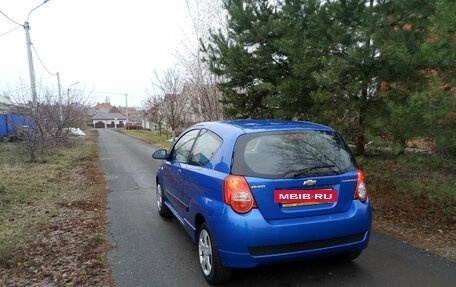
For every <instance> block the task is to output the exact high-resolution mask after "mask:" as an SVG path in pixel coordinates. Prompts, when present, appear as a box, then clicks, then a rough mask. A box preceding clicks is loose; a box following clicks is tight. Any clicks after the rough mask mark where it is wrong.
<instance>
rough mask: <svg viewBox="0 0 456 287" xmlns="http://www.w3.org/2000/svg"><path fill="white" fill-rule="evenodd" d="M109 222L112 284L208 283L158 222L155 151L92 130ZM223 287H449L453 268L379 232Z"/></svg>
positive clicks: (187, 247) (184, 239)
mask: <svg viewBox="0 0 456 287" xmlns="http://www.w3.org/2000/svg"><path fill="white" fill-rule="evenodd" d="M99 146H100V162H101V166H102V169H103V171H104V174H105V178H106V183H107V187H108V188H109V189H110V190H111V192H110V193H109V196H108V201H109V209H108V217H109V221H110V227H109V232H108V234H107V238H108V240H109V241H110V242H112V243H113V244H114V245H115V246H116V247H115V248H114V249H113V250H112V251H111V252H110V253H109V255H108V256H109V261H110V264H111V268H112V273H113V277H114V280H115V281H116V283H117V286H119V287H129V286H132V287H141V286H209V285H208V284H206V282H205V281H204V279H203V278H202V276H201V274H200V270H199V266H198V260H197V251H196V246H195V245H194V244H193V242H192V241H191V239H190V237H189V236H188V235H187V234H186V233H185V232H184V230H183V228H181V226H180V225H179V223H178V222H177V221H176V220H173V219H171V220H164V219H162V218H161V217H160V216H159V215H158V213H157V208H156V203H155V171H156V169H157V167H158V164H159V162H158V161H156V160H153V159H152V158H151V154H152V152H153V151H154V150H155V149H156V148H155V147H153V146H151V145H148V144H146V143H144V142H141V141H139V140H135V139H133V138H130V137H128V136H125V135H123V134H120V133H117V132H115V131H113V130H109V129H100V130H99ZM225 286H281V287H291V286H320V287H321V286H338V287H339V286H350V287H353V286H382V287H383V286H401V287H402V286H414V287H418V286H432V287H434V286H439V287H440V286H448V287H450V286H451V287H454V286H456V264H455V263H452V262H449V261H446V260H444V259H441V258H439V257H436V256H433V255H431V254H429V253H426V252H424V251H421V250H418V249H415V248H413V247H411V246H409V245H407V244H404V243H401V242H399V241H396V240H394V239H392V238H389V237H386V236H384V235H381V234H376V233H374V234H372V236H371V241H370V244H369V247H368V248H367V250H366V251H365V252H364V253H363V254H362V255H361V256H360V257H359V258H358V259H356V260H355V261H353V262H351V263H347V264H336V263H333V262H331V261H329V260H312V261H305V262H293V263H287V264H281V265H274V266H267V267H260V268H256V269H247V270H236V271H235V272H234V273H233V278H232V281H231V282H230V283H229V284H226V285H225Z"/></svg>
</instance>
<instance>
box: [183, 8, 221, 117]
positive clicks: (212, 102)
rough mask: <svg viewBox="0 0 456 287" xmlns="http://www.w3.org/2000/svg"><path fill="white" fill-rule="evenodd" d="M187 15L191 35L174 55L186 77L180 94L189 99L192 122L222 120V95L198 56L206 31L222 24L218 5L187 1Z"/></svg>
mask: <svg viewBox="0 0 456 287" xmlns="http://www.w3.org/2000/svg"><path fill="white" fill-rule="evenodd" d="M187 11H188V15H189V18H190V21H191V25H192V31H191V34H189V35H187V39H185V41H184V42H183V44H182V46H181V47H183V48H182V50H181V51H179V53H178V55H177V58H178V60H179V62H180V64H181V65H182V66H183V67H184V68H185V73H186V81H187V84H186V87H185V89H184V93H185V94H186V96H187V97H188V98H189V99H190V103H191V105H190V107H191V110H192V112H193V114H194V115H196V117H195V121H211V120H218V119H222V118H223V105H222V103H221V100H222V95H221V93H220V92H219V91H218V89H217V82H218V80H219V79H218V78H217V77H216V76H215V75H214V74H213V73H211V72H210V70H209V66H208V64H207V63H206V62H204V61H203V60H202V55H201V42H204V41H206V39H208V37H209V30H210V29H214V28H215V29H216V28H221V26H220V25H221V23H223V22H224V20H223V17H224V15H223V9H222V1H213V0H212V1H209V0H187Z"/></svg>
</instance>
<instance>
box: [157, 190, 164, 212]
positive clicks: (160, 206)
mask: <svg viewBox="0 0 456 287" xmlns="http://www.w3.org/2000/svg"><path fill="white" fill-rule="evenodd" d="M156 196H157V207H158V210H159V211H160V210H161V209H162V203H163V202H162V200H163V199H162V192H161V186H160V185H158V186H157V193H156Z"/></svg>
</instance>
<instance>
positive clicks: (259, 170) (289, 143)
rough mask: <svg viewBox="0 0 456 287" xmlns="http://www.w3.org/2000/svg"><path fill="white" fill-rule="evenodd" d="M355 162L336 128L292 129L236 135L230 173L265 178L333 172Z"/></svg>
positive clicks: (338, 171) (339, 172)
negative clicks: (334, 130)
mask: <svg viewBox="0 0 456 287" xmlns="http://www.w3.org/2000/svg"><path fill="white" fill-rule="evenodd" d="M355 168H356V163H355V161H354V159H353V156H352V155H351V153H350V150H349V148H348V147H347V145H346V143H345V142H344V140H343V139H342V137H341V136H340V135H339V134H338V133H336V132H330V131H307V130H306V131H293V132H264V133H255V134H246V135H243V136H241V137H239V139H238V141H237V143H236V147H235V152H234V160H233V166H232V171H231V172H232V173H233V174H239V175H244V176H254V177H265V178H298V177H307V176H319V175H335V174H342V173H345V172H348V171H351V170H353V169H355Z"/></svg>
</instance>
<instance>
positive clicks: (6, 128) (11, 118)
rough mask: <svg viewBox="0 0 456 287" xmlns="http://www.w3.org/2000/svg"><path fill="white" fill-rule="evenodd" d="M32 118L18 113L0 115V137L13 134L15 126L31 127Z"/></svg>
mask: <svg viewBox="0 0 456 287" xmlns="http://www.w3.org/2000/svg"><path fill="white" fill-rule="evenodd" d="M33 126H34V123H33V120H32V119H30V118H29V117H27V116H24V115H19V114H7V115H0V137H6V136H11V135H13V134H14V133H15V132H16V130H17V128H20V127H33Z"/></svg>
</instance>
